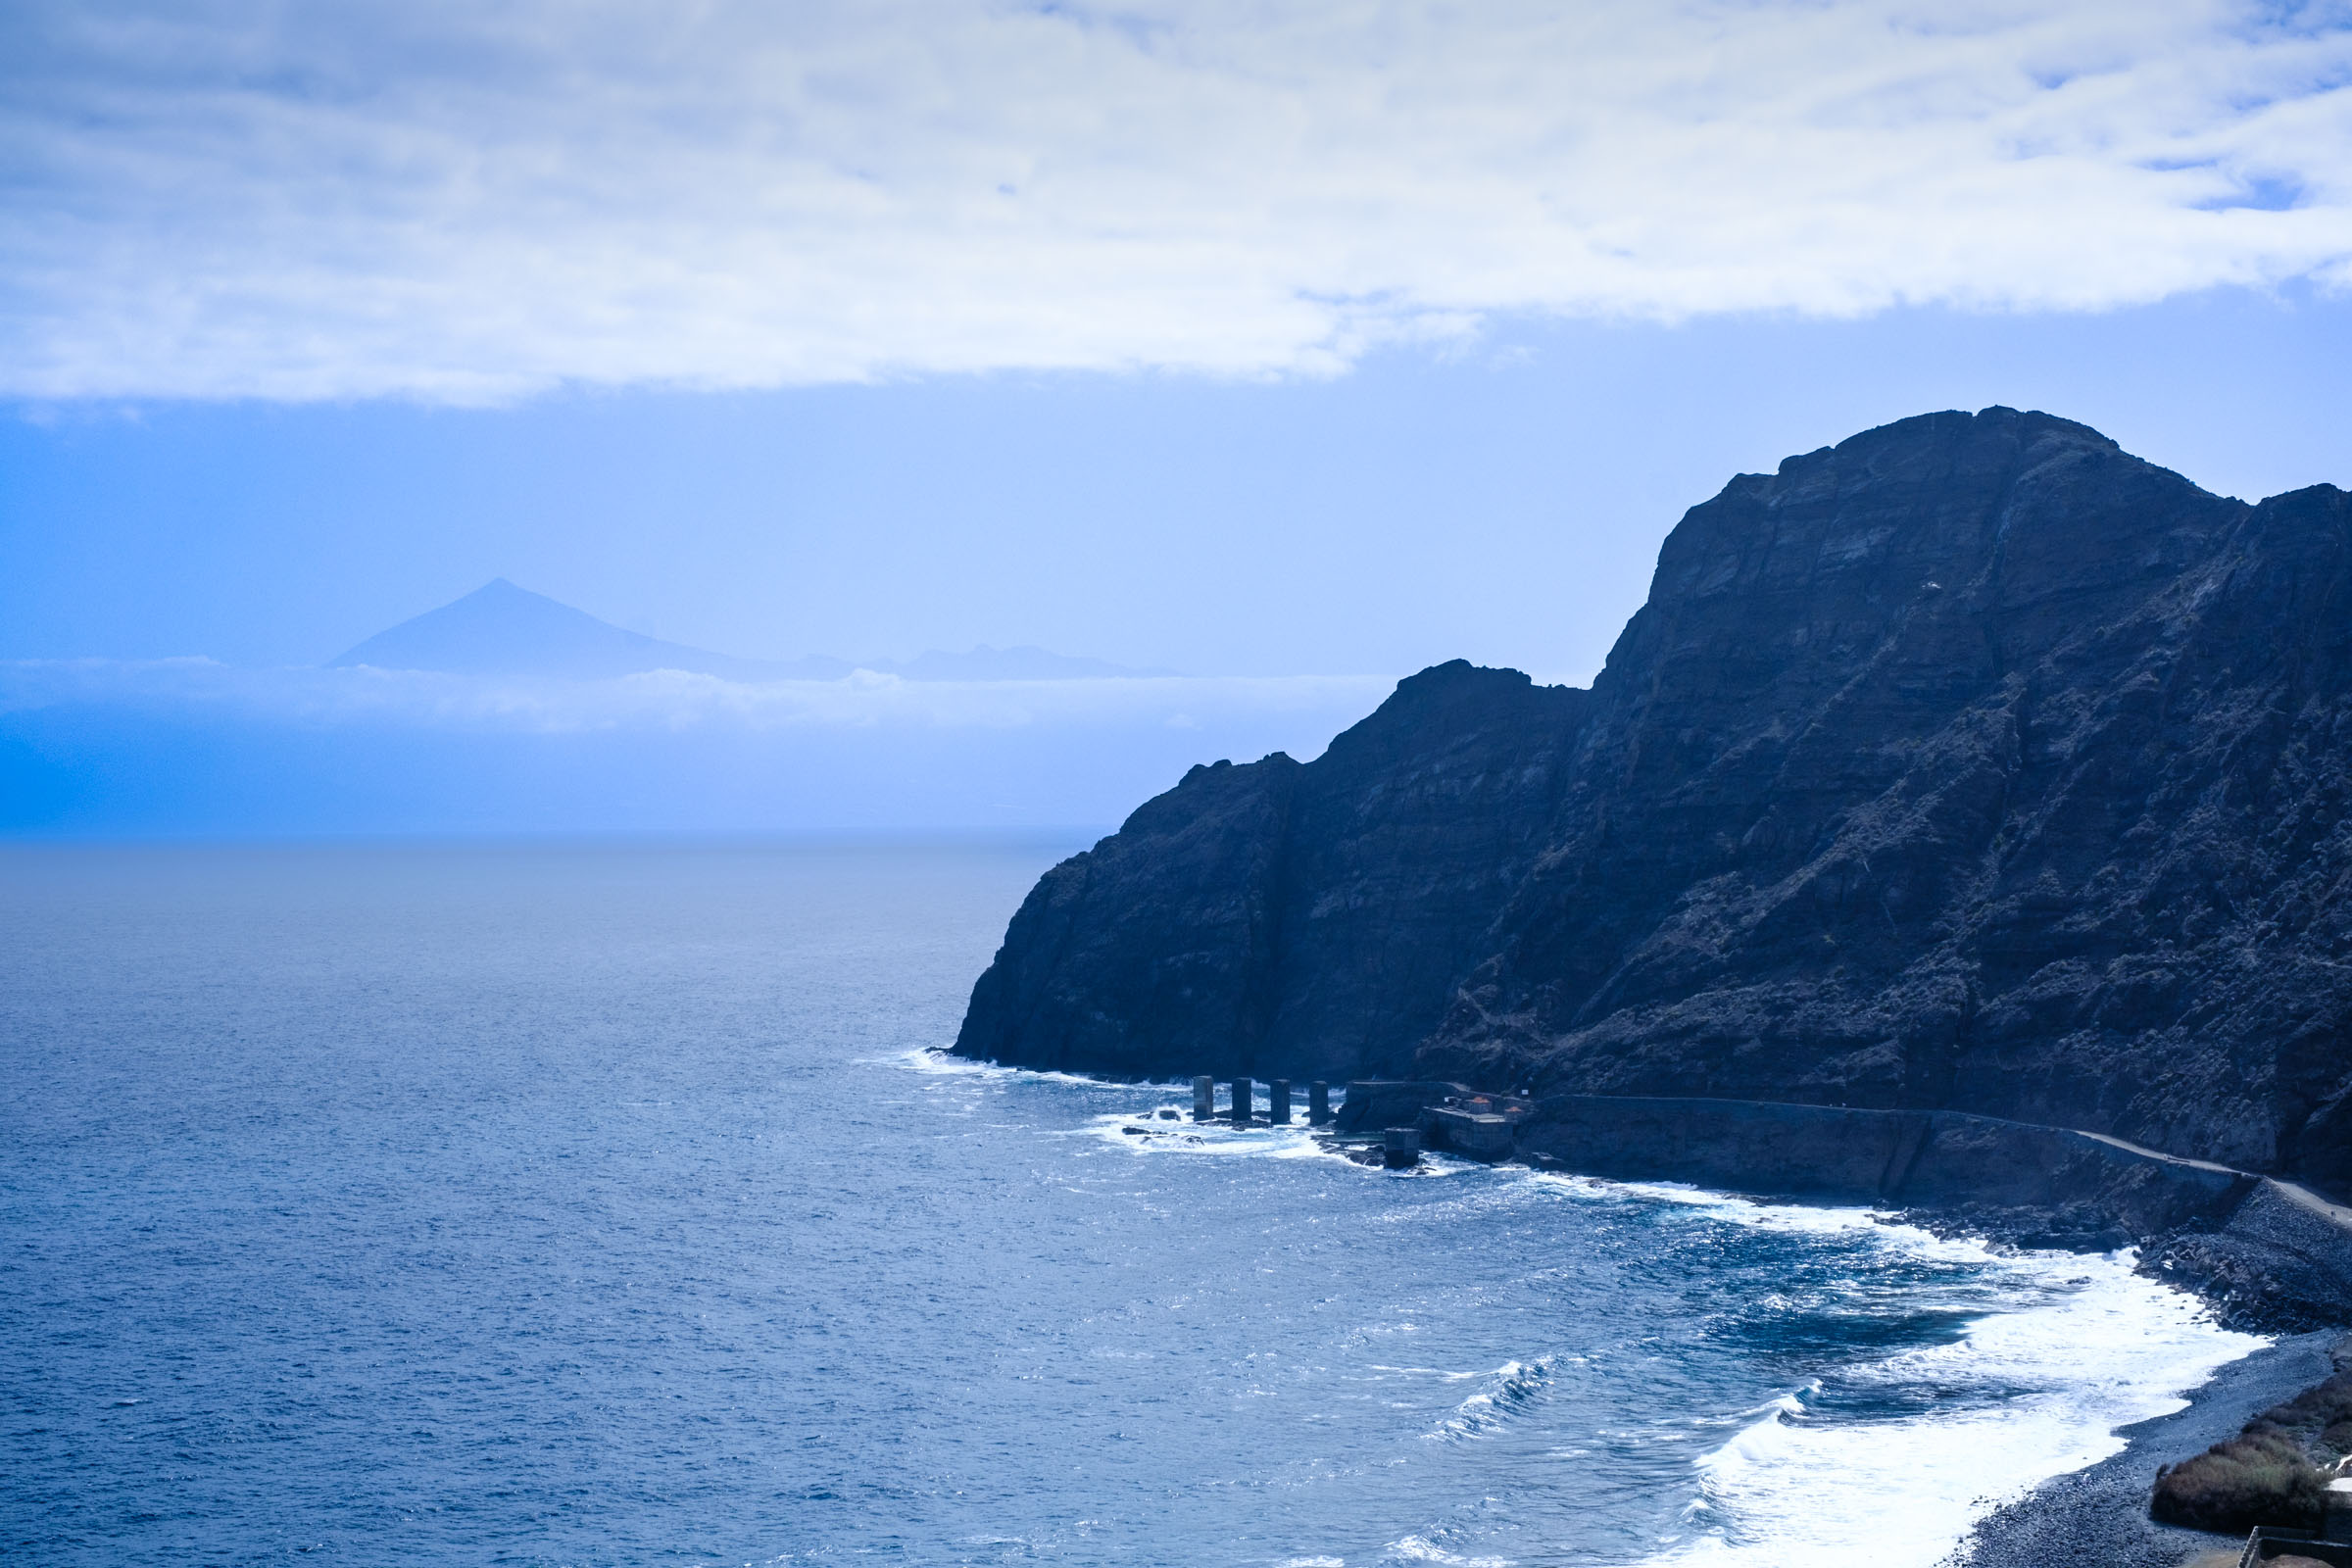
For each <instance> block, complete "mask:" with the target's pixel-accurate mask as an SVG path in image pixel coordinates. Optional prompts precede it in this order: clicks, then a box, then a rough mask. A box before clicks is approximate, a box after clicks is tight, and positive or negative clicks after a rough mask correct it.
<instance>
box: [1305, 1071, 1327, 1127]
mask: <svg viewBox="0 0 2352 1568" xmlns="http://www.w3.org/2000/svg"><path fill="white" fill-rule="evenodd" d="M1329 1120H1331V1085H1329V1084H1327V1083H1325V1082H1324V1081H1323V1080H1322V1079H1320V1078H1318V1079H1316V1080H1315V1081H1314V1082H1313V1083H1311V1084H1308V1085H1307V1086H1306V1124H1307V1125H1308V1126H1309V1127H1320V1126H1322V1125H1323V1124H1324V1123H1325V1122H1327V1121H1329Z"/></svg>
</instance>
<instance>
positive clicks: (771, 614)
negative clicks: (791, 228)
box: [0, 289, 2352, 680]
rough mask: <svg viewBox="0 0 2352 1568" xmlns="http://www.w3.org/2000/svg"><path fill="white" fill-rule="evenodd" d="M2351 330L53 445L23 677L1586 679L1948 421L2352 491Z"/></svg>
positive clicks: (212, 407)
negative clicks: (469, 668)
mask: <svg viewBox="0 0 2352 1568" xmlns="http://www.w3.org/2000/svg"><path fill="white" fill-rule="evenodd" d="M2347 365H2352V305H2348V304H2347V303H2346V302H2342V301H2337V300H2334V299H2330V298H2326V297H2314V296H2313V295H2312V293H2311V292H2310V291H2309V290H2298V291H2295V292H2293V293H2289V294H2278V295H2260V294H2256V293H2253V292H2251V291H2246V290H2237V289H2231V290H2220V291H2207V292H2204V293H2200V294H2197V295H2193V296H2190V297H2187V298H2184V299H2180V300H2176V301H2170V302H2166V303H2162V304H2159V305H2154V306H2143V307H2136V308H2132V309H2129V310H2121V311H2113V312H2102V313H2089V314H2081V313H2077V314H2056V313H2033V314H2008V313H2003V314H1987V313H1979V314H1969V313H1960V312H1954V311H1950V310H1912V311H1896V312H1889V313H1883V314H1879V315H1875V316H1872V317H1869V318H1865V319H1860V320H1856V321H1809V320H1805V319H1797V318H1789V317H1776V318H1770V319H1755V318H1732V319H1698V320H1692V321H1687V322H1681V323H1675V324H1661V323H1614V324H1606V325H1599V324H1590V323H1583V324H1579V323H1568V324H1560V323H1544V322H1532V321H1504V322H1500V323H1497V324H1496V325H1495V328H1494V329H1493V331H1492V333H1491V334H1490V335H1489V336H1487V337H1485V338H1482V340H1481V341H1480V342H1479V343H1478V344H1477V345H1476V346H1474V347H1473V348H1471V349H1468V350H1463V351H1458V352H1456V351H1448V352H1445V353H1439V352H1433V351H1431V350H1427V349H1414V348H1399V349H1394V350H1390V351H1386V352H1383V353H1380V354H1377V355H1374V356H1372V357H1370V358H1369V359H1367V361H1366V362H1365V363H1363V364H1362V365H1360V366H1358V367H1356V368H1353V369H1351V370H1350V371H1348V373H1345V374H1341V375H1333V376H1317V377H1296V378H1273V379H1267V380H1250V381H1245V380H1237V379H1232V378H1215V377H1207V376H1202V375H1198V374H1179V373H1149V372H1138V373H1129V374H1113V373H1107V372H1060V373H1054V374H1039V373H1034V372H1012V371H1007V372H997V373H993V374H959V375H949V376H937V377H921V378H907V379H903V380H892V381H889V382H886V383H883V384H880V385H874V386H852V387H816V388H792V389H782V390H776V391H768V392H738V393H714V392H681V391H654V390H637V391H609V392H595V393H586V392H558V393H550V394H545V395H541V396H538V397H535V398H532V399H528V400H525V401H523V402H521V403H519V404H517V405H515V406H512V407H506V408H498V409H486V410H485V409H450V408H436V407H431V406H420V405H417V404H416V403H413V402H402V401H390V400H370V401H365V402H358V403H331V404H324V405H281V404H268V403H257V402H252V401H232V402H223V403H190V402H155V403H141V404H133V405H122V404H116V403H112V402H109V403H106V404H88V405H73V406H69V407H57V406H49V407H44V408H39V409H23V410H20V411H19V413H18V416H17V417H15V418H14V419H12V420H11V421H9V422H8V423H7V425H6V426H5V427H0V471H5V472H6V474H7V475H8V480H7V488H6V493H5V495H4V496H0V554H4V556H5V559H6V561H7V563H8V569H7V571H6V572H5V573H0V658H16V659H28V658H66V657H77V656H108V657H116V658H154V657H163V656H170V655H184V654H205V655H210V656H212V657H215V658H218V659H221V660H225V661H229V662H239V663H265V664H274V663H316V662H323V661H324V660H326V659H328V658H331V657H332V656H333V655H335V654H336V653H338V652H340V651H341V650H342V649H343V648H346V647H348V646H350V645H351V644H352V643H355V642H357V641H359V640H360V639H361V638H362V637H365V636H367V635H368V634H369V633H371V632H373V631H376V630H378V629H380V628H382V627H383V626H385V625H388V624H390V623H392V622H394V621H397V620H399V619H402V618H404V617H406V616H408V615H410V614H413V613H417V612H418V611H421V610H424V609H427V608H430V607H431V606H433V605H436V604H439V603H442V602H444V601H446V600H449V599H452V598H455V597H456V596H457V595H459V594H461V593H464V592H466V591H467V590H469V589H471V588H474V587H477V586H479V585H480V583H482V582H483V581H485V580H487V579H488V578H490V577H493V576H501V575H504V576H508V577H512V578H514V579H515V581H517V582H521V583H523V584H525V585H526V586H530V587H533V588H536V589H538V590H540V591H542V592H545V593H548V594H551V595H553V596H555V597H557V598H559V599H563V600H564V601H566V602H568V603H571V604H575V605H579V606H582V607H584V608H586V609H588V610H591V611H592V612H594V613H598V614H601V615H604V616H606V617H607V618H609V619H613V620H616V621H618V622H620V623H622V624H625V625H628V626H631V627H633V628H635V629H638V630H642V631H647V632H651V633H654V634H656V635H660V636H663V637H667V638H670V639H673V640H676V641H682V642H687V643H692V644H696V645H699V646H705V647H712V648H717V649H720V650H722V651H726V652H735V653H745V654H756V655H773V656H791V655H798V654H804V653H811V652H818V653H834V654H840V655H843V656H846V657H852V658H858V657H884V656H902V657H903V656H905V655H908V654H912V653H915V652H919V651H920V650H921V649H923V648H926V647H948V648H964V647H969V646H970V645H972V644H974V643H980V642H986V643H993V644H996V645H999V646H1003V645H1006V644H1013V643H1038V644H1042V645H1044V646H1047V647H1051V648H1054V649H1057V650H1062V651H1065V652H1071V653H1081V654H1090V655H1095V656H1098V657H1102V658H1107V659H1113V660H1118V661H1120V662H1127V663H1131V664H1138V665H1159V666H1166V667H1172V668H1176V669H1181V670H1183V671H1186V672H1187V673H1194V674H1292V673H1365V672H1372V673H1390V674H1396V673H1402V672H1405V671H1409V670H1411V669H1414V668H1418V667H1420V666H1421V665H1423V664H1427V663H1431V662H1437V661H1439V660H1443V659H1448V658H1456V657H1468V658H1472V659H1476V660H1479V661H1482V662H1495V663H1507V664H1513V665H1517V666H1519V667H1522V668H1527V669H1529V670H1531V671H1533V672H1535V673H1538V674H1540V675H1544V676H1546V677H1552V678H1567V679H1577V680H1582V679H1583V678H1585V677H1587V676H1589V675H1590V673H1591V672H1592V670H1593V668H1594V667H1596V666H1597V664H1598V662H1599V660H1600V658H1601V656H1602V655H1603V654H1604V653H1605V652H1606V650H1607V647H1608V645H1609V643H1610V641H1611V640H1612V639H1613V638H1614V637H1615V635H1616V633H1617V630H1618V628H1619V627H1620V626H1621V625H1622V624H1623V622H1624V620H1625V617H1626V616H1627V615H1628V614H1630V613H1632V611H1633V609H1634V608H1635V607H1636V606H1637V605H1638V604H1639V603H1640V601H1641V597H1642V593H1643V592H1644V591H1645V589H1646V586H1647V580H1648V573H1649V569H1650V566H1651V564H1652V563H1653V561H1654V559H1655V555H1656V550H1657V545H1658V541H1659V540H1660V539H1661V538H1662V537H1663V536H1664V533H1665V531H1666V529H1667V528H1668V527H1669V526H1671V525H1672V523H1673V521H1674V519H1675V518H1676V517H1677V516H1679V515H1680V514H1681V512H1682V510H1683V509H1684V508H1685V507H1686V506H1689V505H1691V504H1692V503H1694V502H1696V501H1698V500H1701V499H1703V498H1704V497H1706V496H1707V495H1710V494H1712V493H1713V492H1714V491H1715V490H1716V489H1718V488H1719V487H1720V486H1721V485H1722V483H1723V481H1724V480H1725V479H1727V478H1728V477H1730V475H1731V474H1732V473H1734V472H1737V471H1740V470H1743V469H1758V468H1769V467H1771V466H1773V465H1774V464H1776V463H1777V462H1778V461H1779V460H1780V459H1781V458H1783V457H1785V456H1788V455H1789V454H1790V453H1793V452H1799V451H1805V450H1810V449H1811V448H1812V447H1815V446H1819V445H1824V444H1827V443H1829V442H1833V441H1836V440H1838V439H1841V438H1843V437H1844V436H1846V435H1849V434H1851V433H1853V432H1854V431H1855V430H1858V429H1862V428H1865V427H1867V426H1869V425H1872V424H1876V423H1882V422H1885V421H1886V420H1887V419H1891V418H1896V417H1902V416H1904V415H1908V414H1914V413H1920V412H1924V411H1926V410H1929V409H1936V408H1947V407H1960V408H1978V407H1983V406H1985V405H1986V404H1989V403H1994V402H2005V403H2009V404H2012V405H2017V406H2025V407H2042V408H2046V409H2049V410H2051V411H2052V412H2055V413H2060V414H2065V415H2068V416H2071V417H2077V418H2082V419H2083V420H2085V421H2086V422H2089V423H2092V424H2095V425H2097V426H2098V427H2099V428H2101V429H2103V430H2105V431H2107V432H2108V433H2109V434H2111V435H2113V436H2115V437H2116V438H2117V439H2118V440H2120V441H2122V442H2123V443H2124V444H2125V445H2126V446H2127V447H2130V448H2131V449H2132V450H2134V451H2137V452H2139V453H2140V454H2141V455H2143V456H2146V457H2148V458H2150V459H2152V460H2154V461H2157V462H2160V463H2163V464H2165V465H2166V466H2172V467H2176V468H2179V469H2180V470H2181V471H2183V472H2185V473H2187V474H2188V475H2189V476H2190V477H2191V478H2193V479H2196V480H2197V481H2198V482H2200V483H2202V484H2205V485H2207V486H2209V487H2211V488H2213V489H2216V490H2219V491H2222V492H2224V493H2233V494H2241V495H2245V496H2247V497H2249V498H2255V497H2259V496H2261V495H2266V494H2272V493H2276V492H2277V491H2279V490H2284V489H2290V488H2294V487H2297V486H2300V485H2303V484H2310V483H2317V482H2321V481H2328V482H2334V483H2352V443H2347V442H2346V440H2345V438H2344V434H2343V432H2344V431H2346V430H2347V429H2352V374H2347V372H2346V369H2345V367H2346V366H2347Z"/></svg>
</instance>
